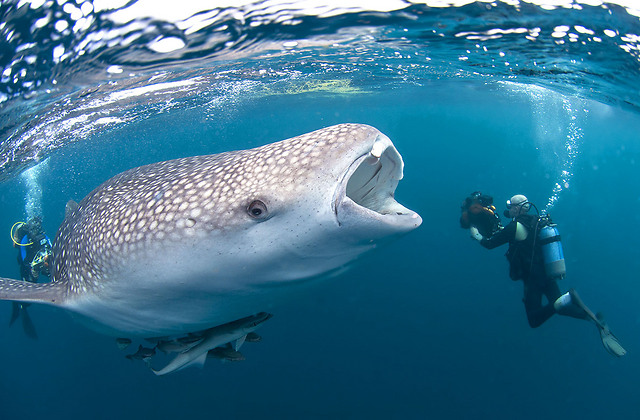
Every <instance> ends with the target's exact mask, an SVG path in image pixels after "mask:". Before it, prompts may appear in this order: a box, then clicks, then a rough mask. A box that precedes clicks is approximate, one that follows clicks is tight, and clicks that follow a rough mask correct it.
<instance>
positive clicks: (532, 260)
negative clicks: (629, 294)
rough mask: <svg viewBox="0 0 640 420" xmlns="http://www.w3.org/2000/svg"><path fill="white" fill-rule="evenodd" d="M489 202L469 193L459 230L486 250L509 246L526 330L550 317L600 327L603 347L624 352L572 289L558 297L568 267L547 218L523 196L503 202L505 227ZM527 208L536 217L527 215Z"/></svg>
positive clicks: (613, 352)
mask: <svg viewBox="0 0 640 420" xmlns="http://www.w3.org/2000/svg"><path fill="white" fill-rule="evenodd" d="M492 203H493V199H492V198H491V197H490V196H486V195H482V194H480V193H479V192H475V193H473V194H471V195H470V196H469V197H467V198H466V199H465V201H464V202H463V204H462V208H461V210H462V217H461V218H460V226H461V227H463V228H466V229H469V231H470V233H471V238H472V239H475V240H476V241H478V242H479V243H480V245H482V246H483V247H485V248H487V249H494V248H496V247H499V246H500V245H504V244H507V243H508V244H509V248H508V250H507V253H506V257H507V260H508V261H509V276H510V277H511V279H512V280H522V281H523V283H524V298H523V299H522V300H523V302H524V307H525V311H526V313H527V320H528V321H529V326H530V327H531V328H537V327H539V326H540V325H542V324H543V323H545V322H546V321H547V320H548V319H549V318H551V317H552V316H553V315H554V314H559V315H564V316H570V317H573V318H578V319H584V320H590V321H593V322H594V323H595V325H596V326H597V327H598V330H599V332H600V338H601V339H602V344H603V345H604V348H605V349H606V350H607V351H608V352H609V353H611V354H612V355H614V356H617V357H621V356H624V355H625V354H626V350H625V349H624V348H623V347H622V346H621V345H620V343H619V341H618V339H617V338H616V337H615V335H613V333H612V332H611V331H610V330H609V326H608V325H607V324H606V323H605V322H604V320H603V318H602V316H601V315H600V314H598V315H596V314H594V313H593V312H592V311H591V310H590V309H589V308H588V307H587V306H586V305H585V304H584V302H582V300H581V299H580V297H579V296H578V293H577V292H576V291H575V290H574V289H570V290H569V291H568V292H566V293H564V294H562V293H561V292H560V288H559V287H558V283H557V280H559V279H562V278H564V276H565V274H566V268H565V262H564V255H563V252H562V245H561V243H560V235H559V233H558V229H557V227H556V225H555V224H554V223H553V222H552V220H551V217H550V216H549V215H547V214H545V215H542V216H541V215H540V213H539V212H538V209H537V207H536V206H535V205H534V204H533V203H531V202H529V200H528V199H527V197H525V196H524V195H522V194H517V195H514V196H513V197H511V199H510V200H507V209H506V210H505V212H504V216H505V217H507V218H510V219H511V222H510V223H509V224H508V225H507V226H504V227H503V226H502V224H501V223H500V217H499V216H498V215H497V214H496V213H495V207H494V206H493V204H492ZM531 208H534V209H535V210H536V214H535V215H534V214H529V210H531ZM496 219H497V222H496ZM543 297H545V298H546V304H543Z"/></svg>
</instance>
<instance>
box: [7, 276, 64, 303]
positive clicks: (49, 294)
mask: <svg viewBox="0 0 640 420" xmlns="http://www.w3.org/2000/svg"><path fill="white" fill-rule="evenodd" d="M66 290H67V288H66V285H65V284H63V283H60V282H55V281H53V282H49V283H31V282H28V281H21V280H11V279H5V278H1V277H0V300H13V301H17V302H36V303H45V304H49V305H58V304H61V303H62V301H63V300H64V298H65V296H66Z"/></svg>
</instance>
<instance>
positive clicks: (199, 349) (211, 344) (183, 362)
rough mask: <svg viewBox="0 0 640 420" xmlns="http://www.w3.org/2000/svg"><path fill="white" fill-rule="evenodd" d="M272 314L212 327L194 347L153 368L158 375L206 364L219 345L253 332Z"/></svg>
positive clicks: (261, 314) (253, 316) (263, 313)
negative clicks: (166, 363)
mask: <svg viewBox="0 0 640 420" xmlns="http://www.w3.org/2000/svg"><path fill="white" fill-rule="evenodd" d="M271 316H272V315H271V314H268V313H266V312H261V313H259V314H256V315H252V316H248V317H245V318H242V319H239V320H237V321H233V322H229V323H227V324H224V325H219V326H217V327H214V328H210V329H209V330H207V331H206V332H205V334H204V338H203V340H202V341H201V342H200V343H198V344H197V345H195V346H193V347H192V348H190V349H188V350H186V351H184V352H183V353H180V354H179V355H177V356H176V357H175V358H174V359H173V360H172V361H171V362H169V364H168V365H167V366H165V367H164V368H162V369H160V370H155V369H153V373H155V374H156V375H166V374H167V373H171V372H175V371H178V370H180V369H183V368H185V367H187V366H190V365H192V364H197V365H204V362H205V361H206V360H207V353H208V352H209V350H213V349H215V348H216V347H218V346H221V345H223V344H227V343H230V342H232V341H234V340H237V339H239V338H241V337H244V336H246V335H247V334H249V333H250V332H253V331H254V330H255V329H256V328H258V327H259V326H260V325H261V324H262V323H263V322H265V321H266V320H268V319H269V318H271Z"/></svg>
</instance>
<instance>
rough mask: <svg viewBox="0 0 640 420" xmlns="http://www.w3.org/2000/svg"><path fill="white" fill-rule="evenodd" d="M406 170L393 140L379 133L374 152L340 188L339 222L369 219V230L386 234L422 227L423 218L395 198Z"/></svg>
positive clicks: (351, 169) (360, 160)
mask: <svg viewBox="0 0 640 420" xmlns="http://www.w3.org/2000/svg"><path fill="white" fill-rule="evenodd" d="M403 168H404V163H403V161H402V157H401V156H400V154H399V153H398V151H397V150H396V148H395V147H394V145H393V143H392V142H391V140H389V138H388V137H387V136H385V135H384V134H379V135H378V136H377V138H376V139H375V141H374V142H373V145H372V146H371V149H370V150H368V151H367V152H366V153H364V154H362V155H360V156H359V157H358V158H357V159H356V160H355V161H354V162H353V163H352V164H351V165H350V166H349V168H348V169H347V171H346V172H345V174H344V177H343V179H342V181H341V182H340V183H339V185H338V188H337V190H336V192H335V194H334V204H333V207H334V212H335V214H336V218H337V220H338V223H340V224H344V223H346V222H348V221H351V222H354V223H355V222H356V220H357V219H360V220H367V223H366V225H367V228H369V229H372V230H375V229H376V228H377V229H380V230H381V231H383V232H384V233H382V232H381V233H382V234H385V235H386V234H389V231H394V230H396V231H398V233H403V232H408V231H411V230H413V229H415V228H417V227H418V226H420V224H421V223H422V219H421V218H420V216H419V215H418V214H417V213H416V212H414V211H412V210H409V209H408V208H406V207H405V206H403V205H402V204H400V203H398V202H397V201H396V200H395V198H394V195H395V190H396V187H397V186H398V182H399V181H400V180H401V179H402V177H403Z"/></svg>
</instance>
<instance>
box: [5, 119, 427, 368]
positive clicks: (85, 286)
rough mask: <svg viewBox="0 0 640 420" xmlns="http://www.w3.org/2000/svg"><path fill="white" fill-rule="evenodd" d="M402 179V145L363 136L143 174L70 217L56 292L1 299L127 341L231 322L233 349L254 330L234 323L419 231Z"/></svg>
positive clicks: (14, 292) (27, 289)
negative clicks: (56, 312) (46, 308)
mask: <svg viewBox="0 0 640 420" xmlns="http://www.w3.org/2000/svg"><path fill="white" fill-rule="evenodd" d="M402 177H403V161H402V157H401V156H400V154H399V153H398V151H397V150H396V148H395V147H394V145H393V143H392V142H391V140H389V138H388V137H387V136H385V135H384V134H382V133H381V132H380V131H378V130H377V129H375V128H373V127H371V126H368V125H363V124H339V125H335V126H331V127H327V128H324V129H321V130H317V131H314V132H311V133H307V134H304V135H301V136H298V137H293V138H291V139H288V140H283V141H279V142H276V143H272V144H267V145H265V146H261V147H257V148H254V149H250V150H240V151H232V152H225V153H220V154H215V155H208V156H194V157H187V158H181V159H175V160H170V161H166V162H158V163H154V164H150V165H146V166H141V167H138V168H134V169H131V170H128V171H126V172H123V173H121V174H118V175H116V176H114V177H113V178H111V179H109V180H107V181H106V182H104V183H103V184H102V185H100V186H98V187H97V188H96V189H95V190H93V191H92V192H91V193H89V194H88V195H87V196H86V197H85V198H84V199H83V200H82V201H80V203H78V204H76V203H74V202H70V203H69V204H68V205H67V209H66V216H65V219H64V221H63V223H62V225H61V226H60V228H59V230H58V233H57V236H56V239H55V241H54V249H53V253H54V260H53V270H52V276H51V277H52V281H51V282H49V283H40V284H37V283H29V282H23V281H17V280H11V279H5V278H0V300H13V301H19V302H36V303H44V304H49V305H54V306H57V307H60V308H63V309H65V310H67V311H69V312H70V313H71V314H72V315H74V316H76V317H77V318H78V319H80V320H81V321H83V322H85V323H87V325H88V326H89V327H91V328H93V329H95V330H97V331H99V332H102V333H106V334H110V335H113V336H115V337H140V338H146V337H176V336H180V335H185V334H188V333H192V332H196V331H204V330H208V329H211V328H212V327H215V326H223V325H225V324H230V323H231V325H234V326H236V327H237V328H236V329H237V331H236V330H235V329H234V328H232V329H231V330H229V331H225V332H224V333H223V334H219V335H221V336H225V337H226V336H233V337H235V336H236V335H238V334H240V333H242V332H245V330H246V326H244V325H240V326H238V325H236V324H233V322H239V321H242V320H243V319H244V320H245V321H246V319H247V316H259V315H260V313H262V311H264V310H265V309H267V308H271V307H273V306H274V304H276V303H277V302H278V301H279V300H280V299H282V298H286V297H287V295H291V293H292V291H293V290H297V289H295V288H294V287H293V286H295V285H297V284H300V283H302V282H303V281H304V280H311V279H320V278H324V277H329V276H330V275H332V274H335V273H338V272H341V270H342V269H343V268H344V267H346V266H347V265H348V264H349V263H351V262H352V261H354V260H355V259H356V258H357V257H359V256H360V255H362V254H363V253H365V252H367V251H370V250H372V249H374V248H376V247H377V246H378V245H379V244H381V243H384V242H387V241H388V240H389V239H392V238H394V237H398V236H400V235H402V234H405V233H407V232H409V231H411V230H413V229H415V228H417V227H418V226H420V224H421V222H422V219H421V218H420V216H419V215H418V214H417V213H415V212H414V211H411V210H409V209H407V208H406V207H404V206H402V205H401V204H399V203H398V202H397V201H396V200H395V198H394V193H395V189H396V187H397V185H398V182H399V181H400V180H401V179H402ZM251 314H258V315H251ZM261 322H262V321H261ZM261 322H260V323H261ZM260 323H258V324H257V325H259V324H260ZM257 325H256V326H257ZM227 327H228V325H227ZM214 335H215V334H214ZM245 335H246V332H245ZM240 337H241V336H238V337H237V338H240ZM235 339H236V338H231V339H230V340H229V341H228V342H230V341H232V340H235ZM204 341H206V340H203V342H204ZM211 341H212V343H209V344H208V345H207V346H210V345H212V344H215V345H214V346H213V347H210V348H209V349H207V351H208V350H212V349H213V348H215V347H219V346H220V345H221V344H224V343H219V344H218V341H219V339H212V340H211ZM201 345H202V342H201V343H198V344H197V345H195V346H194V347H192V348H191V349H190V350H189V351H192V350H193V349H194V348H196V347H199V346H201ZM204 347H206V346H204ZM200 351H202V348H201V347H199V350H198V352H197V353H198V356H197V358H196V359H198V360H202V354H204V355H205V357H206V354H207V351H204V353H202V354H200ZM194 354H195V353H191V356H193V355H194ZM181 355H182V353H181V354H180V355H179V356H178V357H180V356H181ZM191 356H190V357H191ZM196 359H193V360H196ZM193 360H188V361H187V362H186V363H185V365H188V364H190V363H191V362H193ZM178 364H179V363H178ZM170 365H171V364H170ZM181 367H183V366H180V367H176V368H175V369H173V370H178V369H180V368H181ZM161 372H163V373H168V370H167V368H165V369H162V370H160V371H158V372H157V373H161Z"/></svg>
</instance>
